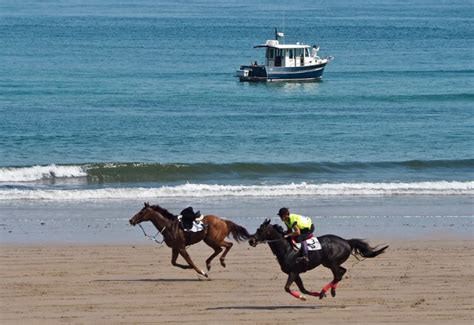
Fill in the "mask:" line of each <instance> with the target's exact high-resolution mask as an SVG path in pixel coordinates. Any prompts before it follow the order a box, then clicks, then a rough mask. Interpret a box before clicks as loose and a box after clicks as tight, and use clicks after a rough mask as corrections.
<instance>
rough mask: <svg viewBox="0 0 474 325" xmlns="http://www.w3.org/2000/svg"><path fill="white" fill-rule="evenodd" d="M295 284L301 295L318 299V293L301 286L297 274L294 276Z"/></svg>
mask: <svg viewBox="0 0 474 325" xmlns="http://www.w3.org/2000/svg"><path fill="white" fill-rule="evenodd" d="M295 282H296V285H297V286H298V288H299V289H300V291H301V292H302V293H304V294H307V295H310V296H314V297H319V292H315V291H308V290H306V288H305V287H304V285H303V280H302V279H301V277H300V275H299V274H298V275H296V279H295Z"/></svg>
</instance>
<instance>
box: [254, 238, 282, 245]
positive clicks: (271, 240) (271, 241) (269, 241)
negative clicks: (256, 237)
mask: <svg viewBox="0 0 474 325" xmlns="http://www.w3.org/2000/svg"><path fill="white" fill-rule="evenodd" d="M281 240H286V238H279V239H268V240H262V241H259V243H262V244H268V243H274V242H277V241H281Z"/></svg>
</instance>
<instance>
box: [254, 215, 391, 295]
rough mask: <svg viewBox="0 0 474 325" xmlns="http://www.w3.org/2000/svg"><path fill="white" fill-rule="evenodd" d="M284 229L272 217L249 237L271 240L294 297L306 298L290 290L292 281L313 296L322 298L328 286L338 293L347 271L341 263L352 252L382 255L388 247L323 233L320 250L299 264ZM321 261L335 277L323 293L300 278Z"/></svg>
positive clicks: (364, 254)
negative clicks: (272, 220)
mask: <svg viewBox="0 0 474 325" xmlns="http://www.w3.org/2000/svg"><path fill="white" fill-rule="evenodd" d="M283 235H284V231H283V228H282V227H280V226H279V225H271V224H270V220H269V219H267V220H265V221H264V222H263V223H262V224H261V225H260V227H259V228H258V229H257V232H256V233H255V234H254V235H252V236H250V239H249V244H250V245H251V246H253V247H255V246H257V244H259V243H268V245H269V246H270V249H271V250H272V252H273V254H274V255H275V256H276V257H277V260H278V263H279V264H280V267H281V270H282V271H283V272H284V273H286V274H288V280H287V281H286V284H285V291H286V292H288V293H289V294H291V295H292V296H293V297H295V298H298V299H301V300H306V297H305V296H303V295H302V294H301V293H299V292H298V291H293V290H290V286H291V285H292V283H293V282H296V285H297V286H298V288H299V289H300V290H301V292H302V293H304V294H308V295H311V296H318V297H319V299H322V298H323V297H324V296H325V293H326V291H327V290H329V288H330V289H331V295H332V296H333V297H335V296H336V287H337V284H338V283H339V281H341V279H342V276H343V275H344V273H346V269H345V268H343V267H342V266H341V264H342V263H344V262H345V261H346V260H347V259H348V258H349V255H350V254H351V253H352V252H354V255H359V256H362V257H365V258H367V257H376V256H377V255H380V254H382V253H383V252H384V251H385V249H387V247H388V245H387V246H384V247H382V248H380V249H378V248H377V247H376V248H372V247H370V246H369V245H368V244H367V243H366V242H364V241H363V240H360V239H349V240H346V239H343V238H341V237H338V236H334V235H324V236H321V237H318V240H319V242H320V244H321V246H322V249H321V250H315V251H309V252H308V257H309V262H308V263H307V264H304V263H296V258H297V256H298V252H295V251H294V250H293V247H292V245H291V243H290V242H289V241H288V240H287V239H286V238H284V237H283ZM320 264H322V265H324V266H325V267H327V268H329V269H331V271H332V273H333V275H334V279H333V280H332V281H331V282H329V283H328V284H327V285H326V286H324V288H322V289H321V292H311V291H308V290H306V289H305V287H304V285H303V280H301V277H300V273H304V272H306V271H308V270H311V269H314V268H315V267H317V266H319V265H320Z"/></svg>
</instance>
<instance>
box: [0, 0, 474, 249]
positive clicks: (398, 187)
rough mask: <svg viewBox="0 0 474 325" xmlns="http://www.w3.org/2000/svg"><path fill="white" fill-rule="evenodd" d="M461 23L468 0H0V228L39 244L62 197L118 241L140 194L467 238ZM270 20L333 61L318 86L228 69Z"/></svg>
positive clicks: (231, 212)
mask: <svg viewBox="0 0 474 325" xmlns="http://www.w3.org/2000/svg"><path fill="white" fill-rule="evenodd" d="M473 17H474V7H473V6H472V2H471V1H468V0H456V1H435V0H417V1H414V2H413V1H396V0H382V1H372V0H365V1H358V2H354V1H349V0H341V1H320V2H315V1H300V2H298V3H297V4H295V3H291V4H289V3H286V2H284V1H259V2H258V3H257V4H256V3H254V1H247V0H245V1H218V0H211V1H204V2H203V1H151V0H142V1H121V2H119V3H117V2H115V1H110V0H97V1H75V0H64V1H61V2H51V1H21V2H18V1H11V0H0V44H1V46H0V221H1V225H2V228H3V230H2V232H1V233H0V234H1V236H0V237H1V239H2V240H3V241H9V240H14V239H18V238H20V239H22V240H23V239H25V238H27V237H29V236H30V235H31V234H32V233H33V234H37V236H36V235H32V236H33V238H37V239H41V238H43V239H44V237H46V238H48V236H49V234H50V233H51V232H54V230H53V229H63V227H60V226H58V227H56V228H54V227H53V228H48V226H47V225H49V224H52V223H53V221H54V222H56V223H54V224H58V223H57V220H59V225H61V220H62V219H61V217H57V218H56V217H54V216H57V215H62V211H63V209H64V207H65V205H72V206H74V207H76V208H77V207H81V208H80V209H79V210H78V211H80V212H76V214H77V216H74V213H73V216H72V217H71V218H72V219H71V220H73V221H74V220H76V221H77V220H83V219H84V218H85V219H84V220H89V219H88V218H87V217H84V216H87V215H88V214H90V215H96V214H97V213H96V212H95V209H99V211H101V213H102V214H101V215H102V217H99V219H98V220H99V221H97V222H96V224H98V225H99V226H98V227H99V228H100V229H102V228H101V227H102V226H103V225H104V224H105V225H107V224H108V223H109V224H110V222H109V221H107V220H112V219H114V218H118V220H120V221H119V222H118V223H117V225H116V227H117V228H116V230H117V232H118V233H120V231H121V230H120V229H121V227H122V226H123V224H126V220H127V218H128V217H129V216H130V213H133V212H134V211H136V210H138V209H139V208H140V205H139V204H138V203H139V202H143V201H145V200H149V201H152V202H156V203H163V202H164V203H165V204H167V205H168V206H169V207H171V208H172V209H175V210H179V209H180V208H181V207H182V208H184V207H185V205H189V204H192V205H193V206H196V207H197V208H199V207H204V208H207V209H208V210H210V212H214V211H218V212H220V213H221V215H224V216H225V217H234V216H235V215H236V214H238V215H245V216H250V217H251V219H250V220H247V219H243V220H242V222H244V223H247V224H248V225H249V226H252V227H253V226H255V224H256V223H258V222H259V221H260V220H261V218H263V217H265V216H270V215H272V216H273V215H274V212H275V211H274V210H275V209H277V208H278V207H279V206H280V205H290V206H291V207H292V209H293V210H296V212H297V211H298V209H299V211H302V212H304V213H307V214H309V215H313V216H315V217H321V218H322V217H324V216H327V217H334V218H336V219H328V220H340V219H337V218H338V217H344V218H346V217H347V218H349V219H350V220H352V221H351V223H350V224H351V226H350V227H349V228H348V229H350V228H351V227H352V226H354V225H360V222H359V221H360V219H358V218H360V217H363V218H372V219H368V220H385V221H387V220H390V222H389V223H390V224H391V222H392V221H393V220H402V219H399V218H414V219H413V220H421V219H417V218H419V217H426V218H428V219H427V220H432V219H430V218H438V217H440V216H445V217H447V218H448V217H449V220H448V219H446V220H448V221H447V222H445V221H446V220H444V221H443V222H442V224H444V225H446V227H448V228H446V229H445V232H447V233H449V232H451V230H452V228H456V229H457V231H460V232H463V233H464V234H467V235H468V236H471V237H472V234H473V228H472V225H473V222H472V220H473V216H474V213H473V204H472V203H473V201H472V198H473V195H474V155H473V152H474V150H473V148H474V145H473V144H474V141H473V140H474V139H473V132H472V129H473V124H474V123H473V122H474V118H473V117H474V114H473V107H474V105H473V104H474V90H473V89H474V87H473V86H474V78H473V76H474V73H473V72H474V60H473V59H474V57H473V56H474V55H473V53H474V51H473V46H472V44H473V38H474V31H473V29H472V25H473V20H474V19H473ZM274 27H278V28H279V29H280V30H282V31H284V32H285V35H286V41H287V42H289V43H294V42H297V41H299V42H305V43H308V44H318V45H319V46H320V48H321V52H320V54H321V55H332V56H334V57H335V59H334V61H333V62H331V63H330V64H329V65H328V66H327V67H326V70H325V72H324V76H323V80H322V81H321V82H310V83H308V82H306V83H296V82H293V83H271V84H263V83H260V84H254V83H241V82H239V81H238V79H237V78H235V77H234V74H235V70H236V69H238V67H239V66H240V65H241V64H247V63H250V62H251V61H254V60H258V61H259V62H262V60H263V53H261V52H260V51H258V50H257V49H254V48H253V46H254V45H257V44H260V43H262V42H264V41H265V40H267V39H272V38H273V29H274ZM123 202H128V203H127V204H125V203H123ZM348 202H349V203H348ZM140 204H141V203H140ZM97 205H99V206H100V208H98V206H97ZM117 205H119V206H120V207H121V208H118V207H117ZM168 206H167V207H168ZM242 206H245V207H246V208H245V207H242ZM340 206H342V207H346V208H345V209H341V208H338V207H340ZM84 207H86V208H85V209H86V210H85V211H84V210H83V208H84ZM109 207H110V209H111V210H112V211H114V212H113V213H112V212H110V213H109V214H107V212H104V211H108V208H109ZM262 207H265V210H262ZM407 207H410V208H407ZM52 211H56V212H54V213H53V212H52ZM75 211H76V210H75ZM267 211H268V212H267ZM174 212H178V211H174ZM390 217H392V218H393V219H390ZM100 218H104V219H100ZM387 218H388V219H387ZM397 218H398V219H397ZM457 218H459V222H456V220H458V219H457ZM17 220H23V221H22V222H23V223H20V225H19V227H20V228H21V229H26V230H25V231H20V232H18V231H17V230H16V228H15V226H14V223H15V222H16V221H17ZM40 220H42V221H41V222H40ZM45 220H46V221H45ZM94 220H95V219H94ZM343 220H345V219H343ZM364 220H365V219H364ZM433 220H439V219H433ZM453 220H455V221H454V222H453ZM49 221H51V222H49ZM89 221H90V220H89ZM89 221H84V222H79V221H78V222H79V223H78V225H77V227H76V228H75V229H83V230H84V231H83V232H81V231H78V233H79V234H85V233H87V231H88V229H87V228H89V229H90V227H86V224H87V226H90V224H91V222H89ZM385 221H384V222H379V223H378V224H379V225H380V227H378V228H377V229H378V230H380V228H383V227H385V226H387V227H391V226H388V224H386V223H385ZM111 224H115V223H114V222H112V223H111ZM337 224H339V223H337ZM363 224H365V223H363ZM396 224H398V225H400V227H402V226H403V224H404V223H403V222H396ZM428 224H430V225H431V226H432V225H433V223H430V221H428ZM434 224H437V223H436V222H435V223H434ZM32 225H36V226H37V227H36V228H35V227H33V226H32ZM332 225H334V224H332ZM384 225H385V226H384ZM450 225H454V226H450ZM466 225H467V226H466ZM450 227H451V228H450ZM330 228H331V227H330ZM421 228H423V227H421ZM425 228H426V227H425ZM12 229H14V230H15V231H13V230H12ZM31 229H38V230H31ZM361 229H362V230H363V229H366V230H367V229H370V227H369V228H368V227H362V228H361ZM331 230H332V228H331ZM336 230H337V229H336ZM378 230H377V231H378ZM428 230H432V227H428ZM10 231H11V232H10ZM127 231H129V230H127ZM15 233H20V234H21V235H19V237H18V236H17V237H14V238H13V237H9V236H13V235H11V234H15ZM54 233H55V234H56V235H57V236H58V237H61V235H60V234H61V233H62V231H59V230H57V231H56V232H54ZM35 236H36V237H35ZM42 236H43V237H42ZM81 236H83V235H80V236H78V237H80V238H83V237H81ZM84 236H85V235H84ZM86 237H87V236H86ZM80 238H79V239H80ZM87 238H89V237H87ZM76 239H78V238H76V237H74V240H76Z"/></svg>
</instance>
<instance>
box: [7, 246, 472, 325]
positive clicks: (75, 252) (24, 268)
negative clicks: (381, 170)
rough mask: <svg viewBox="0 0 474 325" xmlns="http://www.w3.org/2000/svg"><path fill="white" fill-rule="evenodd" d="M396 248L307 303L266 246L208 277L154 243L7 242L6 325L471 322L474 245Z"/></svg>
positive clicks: (200, 258) (353, 265) (236, 256)
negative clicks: (287, 287) (288, 288)
mask: <svg viewBox="0 0 474 325" xmlns="http://www.w3.org/2000/svg"><path fill="white" fill-rule="evenodd" d="M371 243H372V244H379V242H371ZM388 244H390V248H389V249H388V251H387V252H386V253H385V254H383V255H381V256H379V257H377V258H375V259H367V260H364V261H361V262H359V261H357V260H356V259H355V258H353V257H351V258H350V259H349V260H348V261H347V262H346V263H345V264H344V266H345V267H346V268H347V269H348V272H347V273H346V276H345V278H344V280H343V281H342V282H341V283H340V285H339V287H338V291H337V296H336V297H335V298H333V297H331V296H330V295H328V297H326V298H325V299H323V300H319V299H317V298H315V297H308V300H307V301H299V300H297V299H295V298H293V297H291V296H290V295H289V294H287V293H286V292H284V290H283V286H284V284H285V281H286V276H285V274H283V273H282V272H281V271H280V269H279V266H278V264H277V262H276V260H275V258H274V257H273V255H272V253H271V251H270V249H269V248H268V246H266V245H259V246H257V247H256V248H252V247H250V246H249V245H248V244H247V243H243V244H236V245H234V248H233V249H232V251H231V252H230V254H229V255H228V258H227V268H225V269H224V268H222V267H221V266H220V265H219V264H218V263H214V264H213V268H212V269H211V271H210V280H201V279H199V278H198V276H197V275H196V274H195V273H194V271H191V270H182V269H179V268H175V267H172V266H171V264H170V254H171V252H170V249H169V248H167V247H165V246H159V245H155V244H153V243H151V242H149V243H146V242H145V243H144V244H141V245H100V246H99V245H96V246H85V245H71V246H66V245H60V244H58V245H39V246H18V245H3V246H2V247H1V248H0V251H1V279H2V280H1V287H0V295H1V301H0V302H1V304H0V322H1V323H2V324H11V323H35V324H37V323H44V324H51V323H155V324H157V323H194V324H221V323H235V324H240V323H242V324H288V323H303V322H316V323H321V322H325V323H330V324H348V323H351V324H366V323H394V324H401V323H406V324H420V323H426V324H428V323H440V324H441V323H443V324H472V322H473V321H474V272H473V266H474V250H473V242H472V241H471V240H461V239H459V240H426V241H425V240H423V241H422V240H413V241H393V242H388ZM189 252H190V254H191V256H192V258H193V260H194V261H195V262H196V263H197V264H198V265H199V266H200V267H204V260H205V258H206V257H207V256H208V255H210V253H211V251H210V249H209V248H208V247H207V246H205V245H204V244H202V243H200V244H197V245H195V246H192V247H190V248H189ZM302 277H303V280H304V282H305V285H306V287H307V288H308V289H311V290H316V291H319V289H320V288H321V287H322V286H323V285H324V284H326V283H327V282H328V281H329V280H330V279H331V274H330V271H329V270H328V269H326V268H324V267H318V268H317V269H315V270H312V271H310V272H308V273H305V274H303V276H302ZM295 289H296V286H295Z"/></svg>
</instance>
